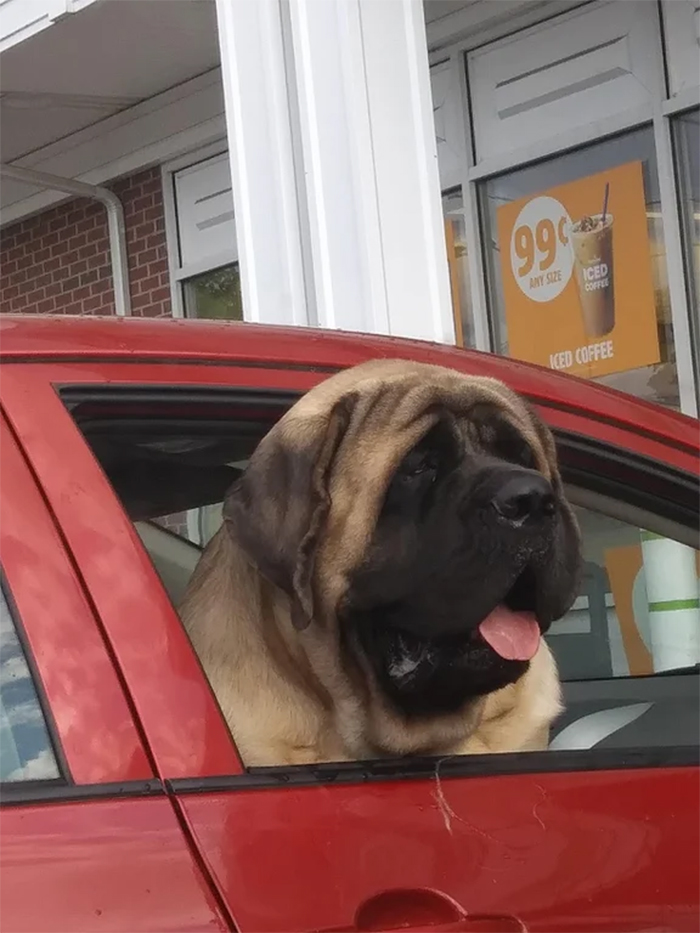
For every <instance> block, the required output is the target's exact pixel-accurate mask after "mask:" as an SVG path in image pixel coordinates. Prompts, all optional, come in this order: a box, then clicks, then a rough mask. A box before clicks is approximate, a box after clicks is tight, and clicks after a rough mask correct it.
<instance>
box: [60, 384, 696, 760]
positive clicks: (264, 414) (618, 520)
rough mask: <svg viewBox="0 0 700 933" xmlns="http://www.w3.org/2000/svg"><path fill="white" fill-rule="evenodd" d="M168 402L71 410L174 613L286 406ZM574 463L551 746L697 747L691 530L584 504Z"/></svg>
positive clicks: (663, 519)
mask: <svg viewBox="0 0 700 933" xmlns="http://www.w3.org/2000/svg"><path fill="white" fill-rule="evenodd" d="M176 399H177V395H176V393H174V394H173V400H172V401H171V402H169V403H165V402H162V403H161V408H160V409H159V410H157V411H154V407H153V404H152V403H150V404H149V405H148V406H146V405H145V404H144V414H143V417H139V416H138V411H137V409H136V408H135V407H134V405H133V402H132V404H131V407H130V412H131V415H130V419H129V420H125V419H124V418H123V417H122V416H121V414H120V413H119V416H118V417H117V416H115V414H114V413H113V412H112V410H111V408H110V405H109V404H108V403H106V402H105V403H104V405H105V407H104V408H103V410H102V412H101V413H100V412H99V411H97V412H96V409H95V406H94V405H92V406H90V407H89V409H88V410H89V412H90V417H89V418H81V406H80V405H78V406H76V407H75V408H74V410H73V414H74V416H76V418H77V421H78V424H79V426H80V427H81V428H82V430H83V432H84V434H85V437H86V439H87V440H88V442H89V443H90V445H91V447H92V449H93V451H94V453H95V454H96V455H97V457H98V459H99V461H100V463H101V464H102V466H103V468H104V470H105V472H106V474H107V476H108V477H109V479H110V481H111V482H112V485H113V487H114V489H115V492H116V493H117V495H118V496H119V497H120V499H121V501H122V504H123V506H124V507H125V509H126V511H127V513H128V514H129V515H130V517H131V518H132V519H133V520H134V522H135V526H136V528H137V530H138V533H139V535H140V537H141V540H142V542H143V544H144V546H145V548H146V550H147V551H148V553H149V555H150V557H151V560H152V562H153V564H154V566H155V569H156V571H157V572H158V574H159V576H160V578H161V580H162V582H163V585H164V587H165V589H166V591H167V592H168V595H169V596H170V599H171V601H172V602H173V604H174V605H175V607H177V606H178V604H179V602H180V600H181V599H182V596H183V594H184V591H185V589H186V586H187V582H188V580H189V577H190V575H191V574H192V572H193V570H194V567H195V565H196V563H197V561H198V559H199V557H200V554H201V551H202V548H203V547H204V546H205V545H206V544H207V543H208V541H209V540H210V539H211V538H212V536H213V535H214V534H215V533H216V531H217V530H218V528H219V527H220V525H221V521H222V502H223V498H224V495H225V492H226V490H227V489H228V488H229V486H230V484H231V483H232V482H234V481H235V479H236V478H237V477H238V476H240V475H241V473H242V471H243V469H244V468H245V465H246V463H247V461H248V459H249V457H250V455H251V454H252V452H253V450H254V448H255V446H256V444H257V443H258V441H259V440H260V439H261V438H262V437H263V436H264V434H265V433H266V432H267V430H269V428H270V427H271V426H272V424H273V423H274V421H275V420H276V419H277V418H278V417H279V416H280V415H281V414H282V413H283V411H284V410H285V409H286V405H285V404H283V403H280V405H279V406H278V407H277V408H276V409H275V408H274V406H272V407H271V406H270V405H268V406H267V407H266V408H265V410H264V411H256V410H255V409H254V408H251V406H249V405H244V406H242V405H241V403H240V402H239V403H236V402H235V401H234V400H233V399H231V401H230V403H227V404H224V405H222V402H221V399H218V400H217V403H216V404H217V408H216V417H214V414H215V412H214V406H213V403H212V402H211V401H207V400H206V399H204V398H203V399H202V402H201V410H200V411H195V410H193V405H192V400H191V398H189V400H188V406H187V408H186V410H184V409H183V408H182V405H181V404H180V403H178V402H177V401H176ZM196 407H197V406H194V408H195V409H196ZM193 415H194V416H195V417H193ZM562 442H563V443H564V440H563V441H562ZM578 443H580V440H579V442H578ZM597 456H604V453H603V454H601V453H600V450H599V451H598V453H597ZM571 462H573V461H571ZM569 463H570V458H569V457H568V456H567V457H564V458H563V461H562V469H563V473H564V479H565V481H567V473H569V472H570V473H571V476H572V477H573V478H574V481H573V482H571V483H570V485H569V486H568V495H569V498H570V501H571V502H572V503H573V505H574V509H575V512H576V515H577V518H578V521H579V525H580V527H581V532H582V540H583V554H584V573H583V577H582V582H581V588H580V592H579V595H578V597H577V599H576V601H575V603H574V605H573V606H572V608H571V610H570V611H569V612H568V613H567V614H566V616H564V617H563V618H562V619H561V620H559V621H558V622H556V623H555V624H554V625H553V626H552V628H551V630H550V632H549V633H548V635H547V641H548V643H549V645H550V647H551V649H552V651H553V653H554V655H555V658H556V660H557V664H558V668H559V672H560V677H561V680H562V681H563V684H564V700H565V707H566V708H565V712H564V713H563V715H562V716H561V717H560V719H559V720H558V721H557V723H556V724H555V726H554V728H553V730H552V743H551V747H552V748H553V749H559V750H570V749H574V748H577V749H580V748H593V747H598V746H600V747H609V746H611V745H613V746H615V747H640V746H641V747H648V746H657V745H659V746H663V745H669V744H672V745H685V746H687V745H692V746H695V745H697V744H698V735H699V734H700V716H699V711H700V695H699V693H698V684H699V682H700V678H699V677H698V668H697V665H698V662H699V661H700V604H699V603H698V570H699V558H698V551H697V550H696V549H695V548H694V547H693V546H691V544H690V543H689V542H690V541H691V540H693V538H692V536H693V533H694V532H693V531H692V530H689V529H688V527H686V526H684V525H683V524H682V523H681V522H679V521H678V515H681V514H682V509H680V508H674V507H672V505H673V504H672V503H670V500H669V503H670V504H669V505H668V508H667V507H666V505H664V503H663V502H661V500H659V503H658V510H657V512H653V511H651V510H648V509H647V510H645V509H644V508H641V507H640V506H639V505H638V504H632V505H630V504H629V502H625V501H624V500H622V499H619V498H609V499H606V498H605V497H604V496H600V495H597V497H596V495H593V496H592V494H591V493H590V490H588V491H587V490H586V489H585V488H584V486H583V485H582V473H581V471H580V470H579V471H578V472H577V471H575V470H573V469H570V466H569ZM593 467H594V472H595V482H594V481H593V479H592V480H591V484H592V485H595V486H596V487H597V488H598V489H600V488H602V487H601V482H603V481H602V480H601V472H602V473H604V472H605V470H604V463H603V464H601V463H600V462H597V465H596V463H594V464H593ZM659 469H661V471H662V473H663V469H662V468H661V467H659ZM591 475H592V476H593V474H591ZM640 482H641V480H640ZM668 483H670V484H671V486H672V481H671V480H668ZM637 485H639V484H637ZM620 488H621V487H620V485H619V484H618V486H617V487H616V488H615V495H616V496H617V494H618V492H619V489H620ZM664 488H665V487H664ZM669 488H670V487H669ZM634 492H635V496H631V498H632V499H633V500H634V503H636V502H637V501H638V500H639V501H641V499H640V497H639V489H636V490H634ZM667 493H668V490H666V492H665V494H667ZM684 494H685V495H686V498H687V490H686V492H685V493H684ZM668 495H672V493H668ZM691 498H692V497H691ZM695 500H697V494H695ZM591 503H593V504H591ZM683 514H684V513H683ZM669 516H671V518H669ZM671 519H672V520H671ZM662 532H663V533H662ZM695 540H696V539H695ZM669 720H670V721H672V723H673V728H670V727H669V726H668V725H667V722H668V721H669Z"/></svg>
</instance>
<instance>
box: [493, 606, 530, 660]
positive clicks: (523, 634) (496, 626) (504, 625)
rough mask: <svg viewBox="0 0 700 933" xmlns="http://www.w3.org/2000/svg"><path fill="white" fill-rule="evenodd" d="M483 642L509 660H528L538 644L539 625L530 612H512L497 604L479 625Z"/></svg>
mask: <svg viewBox="0 0 700 933" xmlns="http://www.w3.org/2000/svg"><path fill="white" fill-rule="evenodd" d="M479 632H480V634H481V637H482V638H483V639H484V641H485V642H488V644H489V645H491V647H492V648H493V650H494V651H495V652H496V654H500V656H501V657H502V658H507V659H508V660H509V661H529V660H530V658H533V657H534V656H535V654H536V653H537V649H538V647H539V644H540V627H539V625H538V624H537V620H536V619H535V616H534V615H533V613H531V612H513V611H512V610H510V609H506V607H505V606H497V607H496V608H495V609H494V610H493V612H491V613H489V615H487V616H486V618H485V619H484V621H483V622H482V623H481V625H480V626H479Z"/></svg>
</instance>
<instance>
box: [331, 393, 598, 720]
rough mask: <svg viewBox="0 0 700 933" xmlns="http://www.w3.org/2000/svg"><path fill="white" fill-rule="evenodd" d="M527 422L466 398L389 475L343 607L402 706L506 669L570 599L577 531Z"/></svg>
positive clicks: (483, 681) (436, 699)
mask: <svg viewBox="0 0 700 933" xmlns="http://www.w3.org/2000/svg"><path fill="white" fill-rule="evenodd" d="M527 418H528V419H529V420H530V421H532V420H533V416H532V415H529V414H528V415H527ZM533 427H534V422H533ZM537 427H538V430H533V431H532V432H528V433H529V436H528V437H526V436H524V435H523V434H522V433H521V430H520V429H519V427H518V426H517V425H515V424H514V423H513V421H512V420H510V419H509V417H508V414H507V413H506V412H505V411H504V409H503V408H502V407H501V406H497V405H491V404H482V405H476V406H475V408H474V409H473V411H472V412H471V413H470V415H469V417H468V418H466V419H463V420H461V421H455V420H454V419H447V420H439V421H438V422H437V423H436V424H435V425H434V426H433V427H432V428H430V430H429V431H428V432H427V434H426V435H425V436H424V437H423V438H422V439H421V440H420V441H419V442H418V443H417V444H416V445H415V446H414V447H413V448H412V449H411V450H410V451H409V453H408V454H407V455H406V456H405V457H404V458H403V460H402V462H401V464H400V465H399V467H398V469H397V470H396V471H395V473H394V474H393V476H392V478H391V481H390V483H389V486H388V489H387V491H386V495H385V497H384V501H383V504H382V508H381V511H380V514H379V518H378V521H377V524H376V528H375V531H374V534H373V538H372V543H371V546H370V549H369V551H368V553H367V557H366V560H365V561H364V563H363V565H362V566H361V567H360V568H359V569H358V570H357V572H356V573H355V574H353V576H352V579H351V585H350V587H349V589H348V593H347V596H346V599H345V601H344V604H343V609H342V611H341V617H342V623H343V625H344V626H345V627H346V634H347V637H348V643H349V644H351V645H353V647H354V650H356V651H360V652H363V653H364V655H365V656H366V658H367V659H368V660H369V662H370V664H371V666H372V669H373V671H374V673H375V676H376V678H377V680H378V682H379V684H380V685H381V688H382V690H383V691H384V692H385V694H386V696H387V697H388V698H389V699H390V701H391V702H392V703H393V704H394V705H395V706H396V707H397V708H398V709H399V710H400V711H401V712H402V713H404V714H405V715H406V716H409V717H413V716H430V715H439V714H443V713H449V712H454V711H456V710H458V709H459V708H461V707H462V706H463V705H464V703H465V701H467V700H468V699H470V698H474V697H478V696H483V695H485V694H488V693H491V692H493V691H494V690H497V689H499V688H500V687H503V686H505V685H507V684H509V683H512V682H514V681H515V680H517V679H518V678H519V677H520V676H521V675H522V674H523V673H524V672H525V670H526V669H527V667H528V662H529V660H530V659H531V658H532V657H533V656H534V654H535V652H536V651H537V649H538V647H539V640H540V636H541V634H542V633H544V632H546V631H547V629H548V628H549V626H550V625H551V623H552V622H553V621H554V620H555V619H558V618H560V617H561V616H562V615H564V613H565V612H566V611H567V609H568V608H569V607H570V605H571V603H572V601H573V599H574V598H575V595H576V590H577V582H578V570H579V559H580V558H579V537H578V530H577V527H576V524H575V521H574V519H573V515H572V512H571V509H570V507H569V505H568V503H567V502H566V500H565V499H564V497H563V494H562V490H561V483H560V482H559V480H558V477H556V475H555V473H554V472H553V471H552V470H549V469H548V470H546V473H543V472H541V470H540V469H538V462H539V463H541V464H542V463H543V461H544V460H546V457H544V456H543V454H544V451H543V450H542V449H541V445H540V444H539V441H538V432H541V431H542V427H541V426H539V425H538V426H537ZM536 446H540V449H539V450H536V449H534V448H535V447H536ZM553 466H554V465H553ZM554 469H555V467H554Z"/></svg>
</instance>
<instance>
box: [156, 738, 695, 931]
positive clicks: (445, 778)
mask: <svg viewBox="0 0 700 933" xmlns="http://www.w3.org/2000/svg"><path fill="white" fill-rule="evenodd" d="M514 757H515V756H510V755H509V756H506V758H508V759H511V762H510V765H511V767H513V769H514V770H515V769H517V768H519V767H524V765H523V764H522V763H519V762H515V761H513V760H512V759H513V758H514ZM544 757H546V753H545V756H539V758H540V761H541V762H542V761H543V760H544ZM630 758H632V756H630ZM621 760H622V759H621ZM669 760H672V758H670V759H669ZM501 764H503V763H501ZM530 767H532V768H533V770H535V769H536V768H537V767H542V766H541V765H537V764H535V763H533V764H531V765H530ZM488 768H489V762H488V761H483V760H482V761H480V762H479V761H477V760H476V759H471V761H470V762H469V763H468V764H467V765H465V766H464V768H463V770H464V771H469V770H472V771H477V773H478V769H483V771H484V772H486V771H487V770H488ZM263 770H264V769H257V772H256V776H257V777H258V778H259V780H260V781H261V783H262V782H264V780H265V779H264V778H263V777H262V776H261V775H260V773H259V772H260V771H263ZM327 770H331V766H328V769H327ZM407 770H408V769H407ZM459 770H460V768H459V763H458V761H456V760H455V759H452V760H451V761H450V762H443V763H442V764H441V763H440V762H439V761H438V762H436V763H435V767H434V770H433V773H432V775H431V776H430V777H419V776H416V775H413V778H414V779H413V780H411V779H410V773H409V774H408V775H407V777H408V778H409V779H406V780H398V781H397V780H383V779H381V778H380V777H377V776H376V775H375V776H372V775H371V772H370V771H367V772H365V775H364V777H365V780H364V781H361V778H360V776H359V775H356V777H355V781H356V783H349V784H345V783H342V781H343V772H342V769H341V770H340V771H339V772H338V773H337V775H336V781H341V783H334V782H333V781H332V780H327V781H326V782H325V783H324V780H323V777H320V778H319V780H318V781H317V782H316V783H314V784H313V785H312V786H306V787H296V786H288V787H284V788H283V789H279V787H278V788H275V787H274V786H273V787H270V786H268V787H264V788H258V789H255V788H250V787H248V788H246V787H245V786H236V779H235V778H234V779H231V785H232V786H231V787H230V788H229V789H223V788H222V789H219V790H218V791H216V790H211V791H206V790H204V789H203V787H202V786H201V785H200V788H199V792H196V789H195V786H194V782H190V786H189V787H188V786H187V784H186V783H185V784H183V782H175V784H174V790H175V791H176V792H177V793H178V797H179V799H180V801H181V805H182V807H183V810H184V812H185V813H186V814H187V818H188V820H189V823H190V825H191V826H192V827H193V831H194V833H195V835H196V838H197V840H198V842H199V844H200V846H201V847H202V850H203V851H205V852H206V853H207V856H208V859H209V864H210V866H211V868H212V870H213V871H214V873H215V874H216V877H217V880H218V882H219V884H220V885H221V888H222V890H223V891H224V892H225V894H226V896H227V900H228V902H229V903H230V904H231V905H232V910H233V914H234V919H235V921H236V924H237V926H238V928H239V929H240V930H241V931H250V933H253V931H264V930H271V929H274V930H282V929H284V930H295V931H297V930H298V931H303V930H331V929H335V928H343V929H352V924H353V922H354V918H355V916H356V914H357V912H358V911H359V910H360V908H361V907H362V906H363V904H364V903H365V901H367V900H368V899H369V898H371V897H373V896H376V895H378V894H380V893H382V892H389V891H396V890H401V889H403V890H409V891H410V890H423V889H430V890H434V891H439V892H442V893H443V894H445V895H447V896H448V897H449V898H451V899H453V900H454V901H455V902H457V903H458V904H459V905H460V906H461V907H462V908H463V909H464V911H466V913H467V916H469V915H470V914H473V915H476V916H482V917H483V916H493V915H499V914H500V915H503V914H507V915H511V916H514V917H516V918H517V919H518V920H519V921H521V922H522V923H523V924H524V926H525V928H526V929H527V930H532V931H535V930H538V931H552V933H554V931H557V933H561V931H563V930H567V931H581V933H583V931H593V930H599V931H609V930H611V929H615V930H620V931H623V930H640V929H648V928H649V927H647V926H645V925H644V924H646V923H647V922H648V917H649V916H650V915H653V916H655V917H664V918H666V919H665V920H664V921H662V922H661V923H660V924H659V925H658V926H655V927H654V929H659V930H661V929H667V930H677V931H680V930H685V931H691V930H694V929H696V927H697V903H698V900H697V898H698V878H697V872H696V867H697V866H696V864H695V862H694V861H693V859H689V860H686V861H684V860H679V859H678V858H677V853H678V852H679V851H686V852H689V853H691V852H697V851H698V846H699V845H700V839H699V829H698V824H697V820H693V819H689V814H692V813H695V812H696V810H697V800H698V795H699V794H700V778H699V775H698V771H697V769H695V768H685V767H676V768H674V767H668V768H664V769H663V770H661V769H656V768H649V769H644V768H640V769H630V770H623V771H615V770H612V768H611V769H610V770H604V771H591V772H576V771H572V772H559V773H547V772H544V773H542V772H540V773H531V774H527V773H520V774H518V773H515V774H501V775H488V774H483V775H482V776H471V775H468V776H464V775H461V776H460V775H459ZM302 773H303V772H302ZM318 774H319V775H322V774H323V769H320V770H319V771H318ZM347 776H348V778H349V777H350V774H348V775H347ZM296 777H297V778H300V774H299V772H297V773H296ZM291 780H293V778H292V779H291ZM212 783H213V782H212ZM269 783H270V784H277V785H281V784H282V785H283V784H284V782H283V781H282V779H281V778H278V779H277V780H275V778H273V777H271V778H270V779H269ZM671 866H673V868H671ZM660 867H663V870H662V871H660V870H659V869H660ZM635 904H637V905H639V908H638V910H637V911H636V912H635V910H634V905H635ZM386 919H387V920H389V919H393V921H394V922H393V924H392V927H397V928H398V927H399V926H401V925H403V924H406V923H408V924H411V922H412V919H413V918H412V916H411V911H410V909H409V908H407V909H406V912H405V913H404V906H403V904H402V902H401V900H400V899H399V900H398V902H397V903H396V904H395V906H394V911H393V917H391V918H386ZM425 919H426V918H424V922H425ZM640 924H641V925H640ZM423 928H424V929H429V927H428V926H425V927H423Z"/></svg>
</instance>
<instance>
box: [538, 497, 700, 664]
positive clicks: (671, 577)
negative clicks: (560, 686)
mask: <svg viewBox="0 0 700 933" xmlns="http://www.w3.org/2000/svg"><path fill="white" fill-rule="evenodd" d="M576 513H577V518H578V521H579V525H580V527H581V533H582V538H583V555H584V576H583V581H582V585H581V592H580V595H579V598H578V599H577V600H576V602H575V604H574V606H573V607H572V609H571V610H570V611H569V612H568V613H567V615H566V616H565V617H564V618H563V619H561V620H559V621H558V622H555V623H554V625H553V626H552V628H551V629H550V631H549V634H548V635H547V641H548V643H549V645H550V647H551V648H552V650H553V651H554V654H555V656H556V658H557V663H558V665H559V672H560V675H561V677H562V680H564V681H571V680H597V679H601V678H609V677H627V676H643V675H647V674H655V673H660V672H661V671H668V670H674V669H678V668H683V667H690V666H692V665H695V664H697V663H699V662H700V600H699V598H698V597H699V592H700V591H699V587H700V580H699V579H698V577H699V576H700V554H699V553H698V551H695V550H693V548H690V547H688V546H687V545H685V544H680V543H679V542H677V541H672V540H670V539H669V538H662V537H660V536H659V535H655V534H652V533H650V532H647V531H645V530H644V529H640V528H638V527H637V526H634V525H628V524H626V523H625V522H621V521H618V520H617V519H615V518H611V517H610V516H607V515H603V514H601V513H599V512H594V511H591V510H589V509H583V508H577V509H576Z"/></svg>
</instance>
